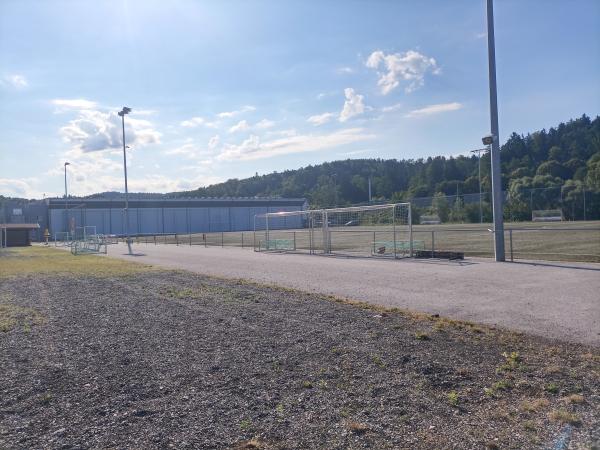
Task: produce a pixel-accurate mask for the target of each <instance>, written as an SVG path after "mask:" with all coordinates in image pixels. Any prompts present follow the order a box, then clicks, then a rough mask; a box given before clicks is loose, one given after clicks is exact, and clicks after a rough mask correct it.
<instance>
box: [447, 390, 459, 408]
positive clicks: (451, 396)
mask: <svg viewBox="0 0 600 450" xmlns="http://www.w3.org/2000/svg"><path fill="white" fill-rule="evenodd" d="M446 398H447V399H448V403H450V404H451V405H452V406H457V405H458V393H457V392H456V391H450V392H448V394H447V395H446Z"/></svg>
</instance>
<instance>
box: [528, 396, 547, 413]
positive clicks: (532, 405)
mask: <svg viewBox="0 0 600 450" xmlns="http://www.w3.org/2000/svg"><path fill="white" fill-rule="evenodd" d="M549 405H550V402H549V401H548V400H547V399H545V398H535V399H532V400H525V401H523V402H522V403H521V409H522V410H523V411H525V412H535V411H539V410H541V409H543V408H547V407H548V406H549Z"/></svg>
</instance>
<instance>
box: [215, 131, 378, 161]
mask: <svg viewBox="0 0 600 450" xmlns="http://www.w3.org/2000/svg"><path fill="white" fill-rule="evenodd" d="M374 137H375V136H374V135H372V134H367V133H365V131H364V129H362V128H348V129H344V130H339V131H336V132H334V133H330V134H320V135H313V134H307V135H296V136H289V137H283V138H279V139H274V140H270V141H265V142H261V140H260V138H259V137H258V136H255V135H252V136H250V137H249V138H248V139H246V140H245V141H243V142H242V143H241V144H239V145H231V144H228V145H225V146H224V147H223V149H222V151H221V153H220V154H219V155H218V156H217V159H219V160H225V161H234V160H235V161H248V160H254V159H262V158H270V157H273V156H281V155H287V154H290V153H302V152H314V151H319V150H326V149H329V148H333V147H338V146H340V145H348V144H352V143H354V142H360V141H364V140H366V139H372V138H374Z"/></svg>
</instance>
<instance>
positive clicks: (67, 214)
mask: <svg viewBox="0 0 600 450" xmlns="http://www.w3.org/2000/svg"><path fill="white" fill-rule="evenodd" d="M70 164H71V163H70V162H65V221H66V225H65V229H66V231H67V233H68V232H69V196H68V194H67V166H68V165H70Z"/></svg>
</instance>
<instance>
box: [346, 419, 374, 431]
mask: <svg viewBox="0 0 600 450" xmlns="http://www.w3.org/2000/svg"><path fill="white" fill-rule="evenodd" d="M346 428H347V429H348V430H349V431H351V432H352V433H356V434H363V433H366V432H367V431H369V430H370V429H371V427H369V425H367V424H366V423H361V422H356V421H354V420H349V421H347V422H346Z"/></svg>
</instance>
